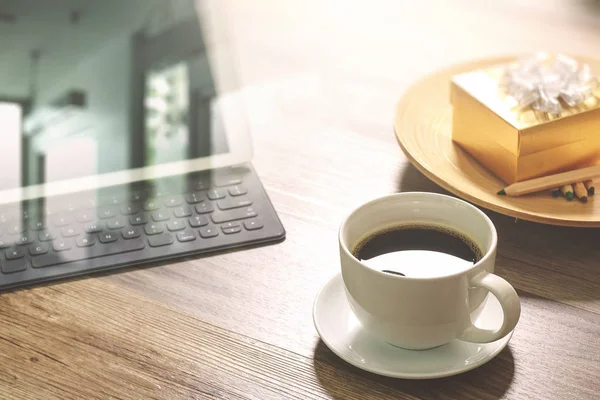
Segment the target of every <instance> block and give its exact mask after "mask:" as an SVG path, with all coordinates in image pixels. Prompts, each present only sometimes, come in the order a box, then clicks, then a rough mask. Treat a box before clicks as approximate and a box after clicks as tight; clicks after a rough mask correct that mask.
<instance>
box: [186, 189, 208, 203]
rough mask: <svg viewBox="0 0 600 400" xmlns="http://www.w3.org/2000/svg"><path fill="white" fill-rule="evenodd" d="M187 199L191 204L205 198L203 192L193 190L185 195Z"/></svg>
mask: <svg viewBox="0 0 600 400" xmlns="http://www.w3.org/2000/svg"><path fill="white" fill-rule="evenodd" d="M185 200H186V201H187V202H188V203H189V204H197V203H200V202H201V201H203V200H204V193H202V192H192V193H190V194H188V195H187V196H186V197H185Z"/></svg>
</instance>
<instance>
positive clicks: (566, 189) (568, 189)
mask: <svg viewBox="0 0 600 400" xmlns="http://www.w3.org/2000/svg"><path fill="white" fill-rule="evenodd" d="M560 191H561V192H562V194H564V195H565V197H566V198H567V200H569V201H571V200H573V186H571V185H562V186H561V187H560Z"/></svg>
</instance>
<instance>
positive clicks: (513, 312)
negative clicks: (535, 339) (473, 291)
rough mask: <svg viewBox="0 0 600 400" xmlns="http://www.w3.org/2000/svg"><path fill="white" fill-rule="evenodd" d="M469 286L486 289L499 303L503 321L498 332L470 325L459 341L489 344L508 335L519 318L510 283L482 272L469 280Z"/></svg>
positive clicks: (515, 297) (517, 302)
mask: <svg viewBox="0 0 600 400" xmlns="http://www.w3.org/2000/svg"><path fill="white" fill-rule="evenodd" d="M470 283H471V285H472V286H475V287H483V288H486V289H488V290H489V291H490V292H491V293H492V294H493V295H494V296H496V298H497V299H498V301H499V302H500V305H501V306H502V312H503V313H504V321H503V322H502V326H501V327H500V329H498V330H491V329H481V328H478V327H476V326H475V325H473V324H472V323H471V326H469V327H468V328H467V329H465V331H464V332H463V333H462V334H461V335H460V336H459V339H460V340H464V341H467V342H474V343H490V342H494V341H496V340H499V339H502V338H503V337H504V336H506V335H508V333H510V332H511V331H512V330H513V329H515V326H516V325H517V322H518V321H519V317H520V316H521V302H520V301H519V296H518V295H517V292H516V291H515V289H514V288H513V287H512V286H511V284H510V283H508V282H507V281H505V280H504V279H502V278H500V277H499V276H498V275H494V274H490V273H487V272H483V273H481V274H478V275H476V276H475V277H473V278H472V279H471V282H470Z"/></svg>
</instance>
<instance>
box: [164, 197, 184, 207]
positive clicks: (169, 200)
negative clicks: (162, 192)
mask: <svg viewBox="0 0 600 400" xmlns="http://www.w3.org/2000/svg"><path fill="white" fill-rule="evenodd" d="M164 203H165V206H167V207H177V206H180V205H181V203H183V199H182V198H181V196H167V197H166V198H165V200H164Z"/></svg>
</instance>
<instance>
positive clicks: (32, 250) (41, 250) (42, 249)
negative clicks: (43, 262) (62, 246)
mask: <svg viewBox="0 0 600 400" xmlns="http://www.w3.org/2000/svg"><path fill="white" fill-rule="evenodd" d="M48 250H50V246H48V245H47V244H46V243H36V244H34V245H33V246H31V247H29V254H31V255H32V256H39V255H42V254H46V253H47V252H48Z"/></svg>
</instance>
